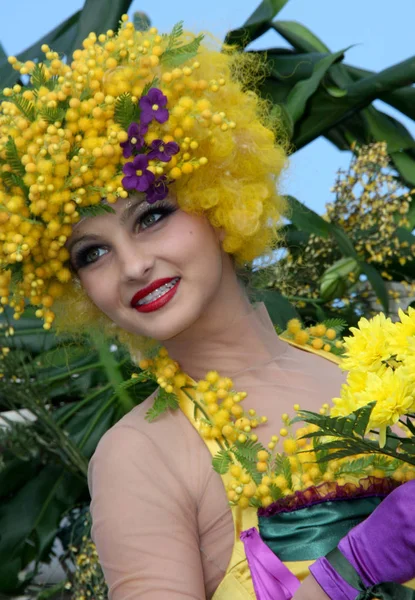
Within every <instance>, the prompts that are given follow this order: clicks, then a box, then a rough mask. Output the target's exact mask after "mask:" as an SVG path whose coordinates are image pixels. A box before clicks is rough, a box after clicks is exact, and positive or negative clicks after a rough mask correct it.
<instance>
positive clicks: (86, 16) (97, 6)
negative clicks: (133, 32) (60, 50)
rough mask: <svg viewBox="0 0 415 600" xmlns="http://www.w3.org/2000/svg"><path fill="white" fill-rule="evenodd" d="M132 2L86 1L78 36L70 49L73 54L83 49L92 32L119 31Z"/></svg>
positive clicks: (119, 0) (122, 0)
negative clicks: (78, 49)
mask: <svg viewBox="0 0 415 600" xmlns="http://www.w3.org/2000/svg"><path fill="white" fill-rule="evenodd" d="M131 2H132V0H86V1H85V4H84V6H83V8H82V11H81V14H80V19H79V23H78V27H77V32H76V36H75V38H74V40H73V42H72V44H71V46H70V48H68V50H69V52H70V53H71V54H72V52H73V51H74V50H76V49H77V48H81V47H82V42H83V41H84V39H86V38H87V37H88V35H89V33H90V32H91V31H94V32H95V33H96V34H100V33H105V32H106V31H108V29H112V30H113V31H117V30H118V26H119V22H120V19H121V16H122V15H123V14H126V13H127V12H128V9H129V8H130V6H131Z"/></svg>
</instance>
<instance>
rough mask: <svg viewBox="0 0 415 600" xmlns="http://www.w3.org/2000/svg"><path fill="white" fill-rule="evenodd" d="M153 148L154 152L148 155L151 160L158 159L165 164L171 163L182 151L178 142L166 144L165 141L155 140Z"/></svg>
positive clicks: (152, 144)
mask: <svg viewBox="0 0 415 600" xmlns="http://www.w3.org/2000/svg"><path fill="white" fill-rule="evenodd" d="M151 148H152V150H150V152H149V153H148V154H147V156H148V158H149V160H151V159H154V158H156V159H158V160H162V161H163V162H169V160H170V159H171V157H172V156H173V155H174V154H177V153H178V152H179V150H180V148H179V144H176V142H167V143H165V142H163V140H153V141H152V142H151Z"/></svg>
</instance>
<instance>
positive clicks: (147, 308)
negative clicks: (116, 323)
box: [131, 277, 180, 313]
mask: <svg viewBox="0 0 415 600" xmlns="http://www.w3.org/2000/svg"><path fill="white" fill-rule="evenodd" d="M172 282H173V283H174V285H173V286H172V287H170V289H166V290H165V291H163V290H161V293H162V295H161V296H159V297H158V298H154V300H151V301H150V302H147V303H146V304H138V302H139V300H142V299H143V298H145V297H146V296H148V295H149V294H151V293H152V292H154V291H156V290H157V289H158V288H161V287H163V286H164V285H166V284H168V283H172ZM179 283H180V278H179V277H165V278H164V279H156V280H155V281H152V282H151V283H150V285H148V286H146V287H145V288H142V289H141V290H139V291H138V292H137V293H136V294H134V296H133V297H132V299H131V307H132V308H135V309H136V310H137V311H138V312H143V313H147V312H153V311H155V310H158V309H159V308H161V307H162V306H164V305H165V304H167V302H169V301H170V300H171V299H172V298H173V296H174V295H175V293H176V292H177V288H178V287H179Z"/></svg>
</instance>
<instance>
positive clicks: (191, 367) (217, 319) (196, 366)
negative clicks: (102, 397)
mask: <svg viewBox="0 0 415 600" xmlns="http://www.w3.org/2000/svg"><path fill="white" fill-rule="evenodd" d="M238 289H239V292H238V294H239V297H237V296H236V295H234V298H233V302H232V303H229V302H228V301H227V302H222V303H220V302H219V306H220V310H219V311H217V310H215V307H212V309H213V310H211V311H210V314H208V315H205V318H203V319H201V320H200V322H198V323H196V324H195V325H194V326H193V327H192V328H190V329H189V330H187V331H186V332H185V335H179V336H176V337H175V338H172V339H170V340H167V341H165V342H164V346H165V347H166V348H167V350H168V352H169V354H170V356H171V357H172V358H174V359H175V360H177V362H178V363H179V364H180V366H181V368H182V370H183V371H184V372H186V373H188V374H189V375H190V376H191V377H193V378H194V379H201V378H202V377H204V376H205V374H206V372H207V371H210V370H217V371H219V373H221V374H222V375H223V376H226V377H231V376H234V375H236V374H237V373H239V372H240V371H245V370H246V369H248V368H252V366H254V365H255V364H258V363H262V364H263V363H264V362H266V361H269V360H271V359H272V358H275V356H276V354H279V353H280V352H282V349H281V345H282V342H281V341H280V340H279V339H278V336H277V334H276V332H275V330H274V328H273V325H272V322H271V320H270V318H269V315H268V313H267V311H266V308H265V305H263V304H260V305H258V306H252V305H251V304H250V303H249V301H248V299H247V298H246V295H245V293H244V292H243V291H242V290H241V289H240V288H239V284H238ZM228 300H229V298H228ZM216 304H217V303H216Z"/></svg>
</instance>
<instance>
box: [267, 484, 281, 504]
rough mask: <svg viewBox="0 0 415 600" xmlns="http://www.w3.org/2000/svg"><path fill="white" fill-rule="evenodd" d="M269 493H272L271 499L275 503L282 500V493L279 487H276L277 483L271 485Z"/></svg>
mask: <svg viewBox="0 0 415 600" xmlns="http://www.w3.org/2000/svg"><path fill="white" fill-rule="evenodd" d="M269 491H270V492H271V498H272V499H273V500H274V502H275V501H276V500H279V499H280V498H282V491H281V490H280V488H279V487H278V486H276V485H275V483H271V485H270V486H269Z"/></svg>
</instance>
